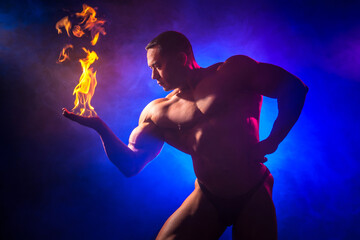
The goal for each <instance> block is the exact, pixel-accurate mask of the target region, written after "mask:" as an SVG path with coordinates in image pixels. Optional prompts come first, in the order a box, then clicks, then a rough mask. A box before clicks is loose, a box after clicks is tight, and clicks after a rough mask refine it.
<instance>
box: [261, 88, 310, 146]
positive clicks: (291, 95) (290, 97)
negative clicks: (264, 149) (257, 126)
mask: <svg viewBox="0 0 360 240" xmlns="http://www.w3.org/2000/svg"><path fill="white" fill-rule="evenodd" d="M307 91H308V88H307V87H306V86H305V85H302V84H299V85H297V86H296V87H293V88H292V89H289V90H288V91H286V93H285V94H283V95H281V96H279V97H278V110H279V114H278V117H277V118H276V120H275V122H274V125H273V128H272V130H271V132H270V135H269V137H268V138H267V139H268V140H269V141H270V142H271V144H273V145H274V146H276V147H277V146H278V145H279V144H280V143H281V142H282V141H283V140H284V138H285V137H286V136H287V135H288V133H289V132H290V130H291V128H292V127H293V126H294V124H295V123H296V121H297V120H298V118H299V116H300V113H301V111H302V108H303V106H304V102H305V97H306V93H307Z"/></svg>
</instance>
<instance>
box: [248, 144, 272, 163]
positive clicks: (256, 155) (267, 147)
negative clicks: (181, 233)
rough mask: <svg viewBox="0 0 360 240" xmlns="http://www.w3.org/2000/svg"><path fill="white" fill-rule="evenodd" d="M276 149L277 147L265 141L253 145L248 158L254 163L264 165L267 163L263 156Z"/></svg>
mask: <svg viewBox="0 0 360 240" xmlns="http://www.w3.org/2000/svg"><path fill="white" fill-rule="evenodd" d="M277 147H278V146H277V145H276V144H274V143H272V142H271V141H270V140H269V139H265V140H263V141H261V142H258V143H257V144H255V145H254V147H253V148H252V149H251V150H250V157H251V158H252V159H254V160H255V161H258V162H261V163H264V162H266V161H267V158H266V157H265V155H267V154H271V153H273V152H275V151H276V149H277Z"/></svg>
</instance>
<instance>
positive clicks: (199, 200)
mask: <svg viewBox="0 0 360 240" xmlns="http://www.w3.org/2000/svg"><path fill="white" fill-rule="evenodd" d="M146 50H147V62H148V65H149V67H150V68H151V70H152V76H151V77H152V79H154V80H156V81H157V83H158V84H159V85H160V86H161V87H163V89H164V90H165V91H172V92H171V93H170V94H169V95H168V96H166V97H165V98H161V99H156V100H154V101H152V102H151V103H149V104H148V105H147V106H146V107H145V109H144V110H143V111H142V113H141V116H140V119H139V126H138V127H137V128H135V129H134V130H133V132H132V133H131V135H130V139H129V144H128V145H125V144H124V143H123V142H122V141H120V140H119V139H118V138H117V137H116V136H115V135H114V133H113V132H112V131H111V130H110V129H109V128H108V127H107V125H106V124H105V123H104V122H103V121H102V120H101V119H100V118H99V117H92V118H84V117H80V116H78V115H75V114H73V113H70V112H69V111H67V110H66V109H64V111H63V114H64V116H65V117H67V118H69V119H71V120H74V121H76V122H78V123H80V124H82V125H85V126H88V127H91V128H93V129H95V130H96V131H97V132H98V133H99V134H100V136H101V139H102V141H103V145H104V148H105V151H106V153H107V156H108V157H109V159H110V160H111V161H112V162H113V163H114V164H115V165H116V166H117V167H118V168H119V169H120V171H121V172H122V173H123V174H124V175H125V176H127V177H130V176H133V175H135V174H137V173H139V172H140V171H141V170H142V169H143V168H144V166H145V165H146V164H148V163H149V162H150V161H151V160H152V159H154V158H155V157H156V156H157V155H158V154H159V152H160V150H161V148H162V146H163V144H164V142H166V143H168V144H170V145H172V146H174V147H175V148H177V149H179V150H181V151H183V152H185V153H187V154H190V155H191V157H192V160H193V165H194V170H195V174H196V177H197V180H196V182H195V189H194V191H193V192H192V193H191V194H190V195H189V197H188V198H187V199H186V200H185V201H184V202H183V204H182V205H181V206H180V207H179V209H177V210H176V211H175V212H174V213H173V214H172V215H171V216H170V218H169V219H168V220H167V221H166V222H165V224H164V226H163V227H162V229H161V230H160V232H159V234H158V236H157V239H159V240H161V239H186V240H189V239H218V238H219V237H220V236H221V234H222V233H223V232H224V231H225V229H226V227H227V226H230V225H233V238H234V239H276V238H277V226H276V216H275V208H274V204H273V201H272V186H273V181H274V180H273V177H272V175H271V174H270V173H269V170H268V169H267V168H266V166H265V165H264V164H263V162H265V161H266V160H267V159H266V158H265V155H266V154H270V153H273V152H274V151H275V150H276V149H277V147H278V145H279V144H280V142H281V141H282V140H283V139H284V138H285V136H286V135H287V134H288V132H289V131H290V129H291V128H292V127H293V125H294V124H295V122H296V121H297V119H298V117H299V115H300V112H301V110H302V107H303V104H304V100H305V96H306V93H307V91H308V88H307V86H306V85H305V84H304V83H303V82H302V81H301V80H300V79H298V78H297V77H295V76H294V75H292V74H290V73H289V72H287V71H285V70H284V69H282V68H280V67H277V66H274V65H271V64H266V63H260V62H257V61H255V60H253V59H251V58H249V57H247V56H244V55H237V56H233V57H230V58H229V59H227V60H226V61H225V62H222V63H216V64H214V65H212V66H210V67H207V68H201V67H199V65H198V64H197V63H196V61H195V58H194V55H193V51H192V47H191V44H190V42H189V41H188V39H187V38H186V37H185V36H184V35H182V34H181V33H178V32H174V31H168V32H164V33H162V34H160V35H159V36H157V37H156V38H154V39H153V40H152V41H151V42H150V43H149V44H148V45H147V46H146ZM262 95H264V96H267V97H271V98H276V99H277V101H278V109H279V114H278V116H277V119H276V121H275V123H274V126H273V128H272V130H271V133H270V135H269V136H268V137H267V138H266V139H265V140H263V141H259V117H260V109H261V103H262Z"/></svg>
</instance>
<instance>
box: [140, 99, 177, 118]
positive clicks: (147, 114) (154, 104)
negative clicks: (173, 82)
mask: <svg viewBox="0 0 360 240" xmlns="http://www.w3.org/2000/svg"><path fill="white" fill-rule="evenodd" d="M170 94H171V93H170ZM170 94H169V95H170ZM169 95H168V96H169ZM168 96H166V97H164V98H158V99H155V100H153V101H151V102H150V103H148V105H146V107H145V108H144V109H143V110H142V112H141V115H140V118H139V123H143V122H148V121H152V120H151V119H152V116H153V113H154V112H156V108H158V107H159V105H160V104H162V103H164V102H166V101H168V100H169V97H168Z"/></svg>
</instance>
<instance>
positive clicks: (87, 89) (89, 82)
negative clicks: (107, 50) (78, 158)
mask: <svg viewBox="0 0 360 240" xmlns="http://www.w3.org/2000/svg"><path fill="white" fill-rule="evenodd" d="M75 15H76V17H78V18H80V19H81V21H80V23H79V24H77V25H74V26H73V28H72V29H71V26H72V24H71V22H70V21H69V17H64V18H62V19H61V20H60V21H58V22H57V23H56V25H55V28H56V29H57V30H58V34H60V33H62V31H61V29H60V28H62V27H65V30H66V32H67V35H68V36H69V37H70V30H71V32H72V34H73V35H74V36H75V37H79V38H80V37H82V36H83V35H84V34H85V32H86V31H87V32H90V34H91V44H92V45H93V46H94V45H95V44H96V43H97V42H98V39H99V36H100V33H101V34H102V35H106V32H105V29H104V27H103V25H104V24H105V21H104V20H100V19H97V18H96V11H95V9H94V8H92V7H90V6H88V5H86V4H83V11H82V12H80V13H76V14H75ZM70 48H71V49H72V48H73V45H71V44H67V45H66V46H65V47H64V48H63V49H62V51H61V53H60V56H59V59H58V61H57V62H58V63H61V62H64V61H65V60H66V59H69V60H70V57H69V54H68V51H69V49H70ZM82 49H83V50H84V52H85V53H86V54H87V56H86V57H85V58H83V59H80V60H79V62H80V64H81V67H82V69H83V72H82V74H81V76H80V79H79V83H78V85H77V86H76V87H75V89H74V91H73V95H75V102H74V108H73V109H72V111H73V112H74V113H76V114H78V115H80V116H84V117H93V116H96V115H97V113H96V112H95V110H94V107H93V106H91V99H92V97H93V95H94V92H95V87H96V85H97V81H96V71H95V72H94V71H93V69H92V68H90V66H91V64H93V63H94V62H95V61H96V60H98V59H99V58H98V56H97V54H96V53H95V52H94V51H90V50H88V49H85V48H82Z"/></svg>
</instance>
